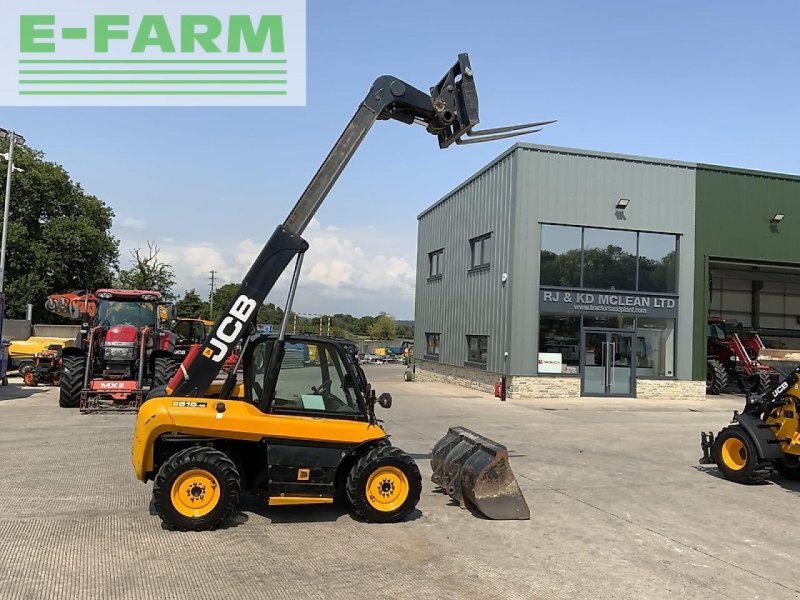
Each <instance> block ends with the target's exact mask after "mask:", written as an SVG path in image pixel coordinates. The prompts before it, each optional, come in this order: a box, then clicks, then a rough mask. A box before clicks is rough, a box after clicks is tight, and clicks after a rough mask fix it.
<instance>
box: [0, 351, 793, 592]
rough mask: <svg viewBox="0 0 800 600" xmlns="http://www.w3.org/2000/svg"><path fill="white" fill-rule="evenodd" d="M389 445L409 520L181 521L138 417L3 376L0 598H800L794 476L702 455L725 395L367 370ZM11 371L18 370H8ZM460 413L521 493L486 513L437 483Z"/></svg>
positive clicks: (735, 405)
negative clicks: (194, 529) (173, 515)
mask: <svg viewBox="0 0 800 600" xmlns="http://www.w3.org/2000/svg"><path fill="white" fill-rule="evenodd" d="M366 370H367V375H368V377H369V378H370V380H371V381H372V383H373V385H374V387H375V388H376V390H377V391H378V393H381V392H384V391H388V392H391V393H392V395H393V396H394V406H393V407H392V408H391V409H390V410H389V411H384V410H382V409H380V408H378V410H379V411H380V412H379V416H381V418H384V419H385V420H386V428H387V429H388V431H389V433H390V434H392V440H393V442H394V443H395V444H396V445H397V446H400V447H401V448H403V449H404V450H406V451H407V452H409V453H411V454H412V456H413V457H414V458H415V459H416V460H417V462H418V464H419V466H420V469H421V470H422V474H423V486H424V487H423V493H422V499H421V502H420V504H419V507H418V511H416V512H415V513H414V515H413V516H412V518H411V519H410V520H408V521H406V522H404V523H400V524H394V525H374V524H365V523H361V522H358V521H355V520H353V518H351V517H350V515H349V514H348V513H347V511H346V509H345V508H343V507H340V506H338V505H334V506H326V507H297V508H277V507H275V508H266V507H264V506H263V505H262V504H261V503H260V502H258V501H256V500H255V499H253V498H245V499H244V501H243V502H242V505H241V507H240V508H241V511H240V512H239V514H238V515H237V516H236V518H235V520H234V521H233V522H232V523H231V524H229V525H228V526H226V527H224V528H222V529H220V530H217V531H211V532H202V533H181V532H175V531H168V530H165V529H164V528H162V526H161V522H160V520H159V519H158V517H157V516H155V515H152V514H150V511H149V508H148V506H149V501H150V492H151V485H150V484H148V485H144V484H142V483H140V482H138V481H136V480H135V478H134V476H133V470H132V466H131V461H130V442H131V434H132V428H133V423H134V416H133V415H123V414H95V415H81V414H79V413H78V411H76V410H66V409H60V408H59V407H58V401H57V394H56V390H54V389H49V388H37V389H35V390H34V389H27V388H20V387H19V384H18V382H17V383H15V382H14V380H12V385H11V386H9V387H7V388H2V389H0V456H2V468H0V486H1V487H2V490H3V493H2V494H0V539H1V540H2V546H0V547H1V548H2V550H1V551H0V598H4V599H5V598H9V599H11V598H14V599H22V598H37V599H38V598H65V599H79V598H152V599H162V598H163V599H167V598H176V599H181V600H185V599H186V598H286V599H295V598H320V599H323V598H325V599H327V598H343V599H344V598H346V599H352V598H370V599H374V598H469V599H476V600H478V599H484V598H497V599H514V598H520V599H523V598H525V599H526V598H540V599H559V598H570V599H573V598H658V599H663V598H703V599H705V600H708V599H709V598H753V599H756V598H763V599H771V600H777V599H783V598H787V599H788V598H797V597H798V595H800V579H798V577H797V575H796V573H795V572H794V564H793V562H792V561H793V558H794V557H796V556H799V555H800V539H798V538H797V537H795V536H794V529H793V523H794V516H793V515H794V514H795V513H796V512H797V510H798V508H799V507H800V496H798V490H800V485H798V484H797V483H793V482H787V481H783V480H780V479H775V480H773V481H772V482H770V483H767V484H764V485H757V486H743V485H737V484H734V483H730V482H727V481H725V480H723V479H721V478H720V477H719V475H718V473H717V472H716V469H715V468H711V467H704V466H700V465H698V462H697V460H698V458H699V456H700V447H699V437H700V431H702V430H707V431H708V430H714V431H718V430H719V429H721V428H722V427H723V426H724V425H726V424H727V423H728V422H729V417H730V413H731V411H732V410H734V409H740V408H741V404H742V400H741V399H740V398H737V397H720V398H715V399H713V400H707V401H704V402H688V401H674V402H673V401H662V402H655V401H641V400H598V399H588V398H587V399H541V400H516V401H511V400H510V401H507V402H504V403H503V402H500V401H499V400H498V399H496V398H492V397H490V396H488V395H485V394H482V393H479V392H475V391H473V390H469V389H466V388H459V387H454V386H449V385H445V384H434V383H419V382H404V381H403V378H402V375H403V368H402V367H399V366H396V365H377V366H369V367H367V369H366ZM17 381H18V380H17ZM453 425H464V426H466V427H469V428H471V429H474V430H476V431H478V432H479V433H482V434H483V435H486V436H488V437H490V438H493V439H495V440H497V441H499V442H501V443H503V444H505V445H506V446H508V448H509V450H510V451H511V465H512V468H513V469H514V472H515V473H516V475H517V478H518V480H519V484H520V486H521V488H522V490H523V492H524V494H525V497H526V499H527V501H528V504H529V505H530V508H531V520H530V521H489V520H486V519H482V518H479V517H478V516H476V515H475V514H473V513H472V512H470V511H468V510H461V509H460V508H459V507H458V506H456V505H454V504H453V503H452V502H451V501H450V499H449V498H448V497H447V496H445V495H443V494H441V493H438V492H435V491H434V487H433V484H431V483H430V481H429V478H430V472H431V471H430V463H429V457H430V450H431V447H432V446H433V444H434V443H435V442H436V441H437V440H438V439H439V438H440V437H442V435H444V433H445V432H446V431H447V428H448V427H450V426H453Z"/></svg>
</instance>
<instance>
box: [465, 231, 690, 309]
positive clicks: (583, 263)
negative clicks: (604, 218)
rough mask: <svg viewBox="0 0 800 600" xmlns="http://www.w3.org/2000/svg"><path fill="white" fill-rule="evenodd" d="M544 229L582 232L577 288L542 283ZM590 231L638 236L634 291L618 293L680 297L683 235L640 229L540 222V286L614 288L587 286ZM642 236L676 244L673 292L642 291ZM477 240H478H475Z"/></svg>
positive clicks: (593, 288) (626, 290) (618, 289)
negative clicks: (557, 228) (668, 239)
mask: <svg viewBox="0 0 800 600" xmlns="http://www.w3.org/2000/svg"><path fill="white" fill-rule="evenodd" d="M543 227H564V228H567V227H569V228H571V229H577V230H578V231H580V234H581V235H580V238H581V246H580V253H581V261H580V277H579V278H578V280H579V282H580V283H579V284H578V285H576V286H562V285H556V284H551V283H542V252H543V251H545V250H547V249H546V248H543V247H542V228H543ZM587 230H588V231H612V232H625V233H633V234H635V236H636V242H635V248H636V253H635V255H634V259H635V272H634V286H633V287H634V289H630V290H629V289H622V288H614V289H615V291H617V292H632V293H644V294H658V295H665V296H675V297H677V296H678V295H679V287H680V286H679V281H680V270H681V264H680V259H681V252H680V248H681V238H682V235H683V234H680V233H670V232H668V231H648V230H640V229H621V228H618V227H590V226H586V225H571V224H567V223H552V222H548V221H540V222H539V286H540V287H541V286H544V287H578V288H582V289H592V290H601V289H602V290H606V289H612V288H598V287H594V286H587V285H586V273H585V271H586V232H587ZM642 234H646V235H663V236H668V237H671V238H672V239H673V240H674V242H675V250H674V252H675V270H674V273H673V280H672V281H671V282H670V283H672V287H674V290H672V291H654V290H642V289H641V281H640V268H639V267H640V263H641V259H642V256H641V249H640V238H641V235H642ZM475 239H477V238H475Z"/></svg>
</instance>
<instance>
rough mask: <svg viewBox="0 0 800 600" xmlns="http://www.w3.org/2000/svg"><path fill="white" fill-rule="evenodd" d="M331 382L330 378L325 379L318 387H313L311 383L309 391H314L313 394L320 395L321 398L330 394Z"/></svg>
mask: <svg viewBox="0 0 800 600" xmlns="http://www.w3.org/2000/svg"><path fill="white" fill-rule="evenodd" d="M331 383H332V382H331V380H330V379H326V380H325V381H323V382H322V384H321V385H320V386H319V387H314V386H313V385H312V386H311V391H312V392H314V395H315V396H322V397H323V398H325V397H326V396H330V394H331Z"/></svg>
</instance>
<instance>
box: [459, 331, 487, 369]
mask: <svg viewBox="0 0 800 600" xmlns="http://www.w3.org/2000/svg"><path fill="white" fill-rule="evenodd" d="M473 339H475V340H478V356H480V354H481V342H484V343H485V344H486V348H485V354H486V360H483V361H482V360H480V358H478V359H477V360H473V358H472V355H471V348H470V341H471V340H473ZM466 341H467V358H466V360H465V361H464V364H465V366H470V367H476V366H477V367H479V368H480V367H482V368H484V369H485V368H486V366H487V365H488V364H489V336H488V335H482V334H468V335H467V336H466Z"/></svg>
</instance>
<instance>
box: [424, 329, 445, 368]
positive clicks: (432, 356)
mask: <svg viewBox="0 0 800 600" xmlns="http://www.w3.org/2000/svg"><path fill="white" fill-rule="evenodd" d="M434 336H435V337H436V353H435V354H434V353H431V352H428V350H429V349H430V338H431V337H434ZM441 353H442V334H441V333H436V332H429V331H426V332H425V354H423V358H425V359H426V360H436V361H438V360H439V357H440V356H441Z"/></svg>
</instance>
